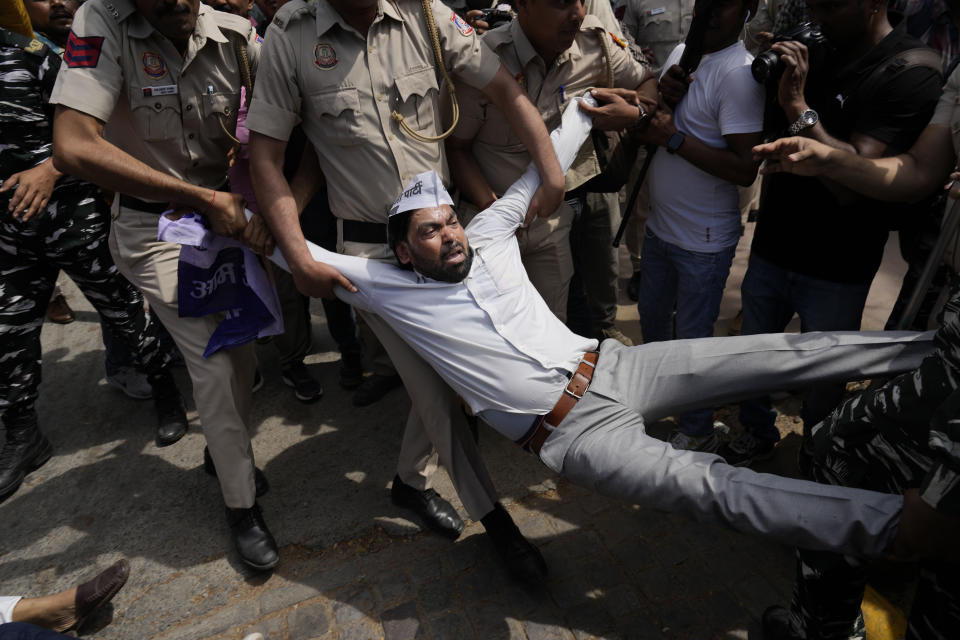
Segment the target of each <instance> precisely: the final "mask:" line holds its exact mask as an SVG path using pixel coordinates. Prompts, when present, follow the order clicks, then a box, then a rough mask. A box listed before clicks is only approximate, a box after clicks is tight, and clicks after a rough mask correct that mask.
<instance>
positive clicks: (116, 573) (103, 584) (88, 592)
mask: <svg viewBox="0 0 960 640" xmlns="http://www.w3.org/2000/svg"><path fill="white" fill-rule="evenodd" d="M129 577H130V563H129V562H127V561H126V560H118V561H117V562H115V563H113V564H112V565H110V566H109V567H107V568H106V569H104V570H103V571H101V572H100V573H99V574H97V575H96V576H94V577H93V579H91V580H88V581H87V582H84V583H83V584H81V585H79V586H78V587H77V595H76V597H75V599H74V607H75V609H74V615H75V616H76V620H75V621H74V623H73V624H72V625H70V626H69V627H68V628H69V629H79V628H80V627H82V626H83V623H84V622H85V621H86V620H87V619H88V618H89V617H90V616H91V615H93V614H94V613H95V612H96V611H97V610H98V609H99V608H100V607H102V606H103V605H105V604H107V603H108V602H110V600H112V599H113V596H115V595H117V592H118V591H120V589H121V588H122V587H123V585H125V584H126V583H127V578H129Z"/></svg>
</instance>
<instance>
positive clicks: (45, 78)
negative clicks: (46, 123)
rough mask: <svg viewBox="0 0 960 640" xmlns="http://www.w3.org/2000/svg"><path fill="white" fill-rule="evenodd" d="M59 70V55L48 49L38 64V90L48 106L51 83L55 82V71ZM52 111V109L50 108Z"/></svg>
mask: <svg viewBox="0 0 960 640" xmlns="http://www.w3.org/2000/svg"><path fill="white" fill-rule="evenodd" d="M59 72H60V56H58V55H57V54H55V53H54V52H52V51H50V52H48V53H47V55H46V56H44V59H43V63H41V65H40V77H39V80H40V92H41V95H42V96H43V104H44V105H46V106H47V107H48V108H50V95H51V94H52V93H53V85H54V84H56V82H57V73H59ZM51 111H52V109H51Z"/></svg>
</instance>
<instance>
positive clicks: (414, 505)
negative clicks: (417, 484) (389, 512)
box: [390, 476, 463, 540]
mask: <svg viewBox="0 0 960 640" xmlns="http://www.w3.org/2000/svg"><path fill="white" fill-rule="evenodd" d="M390 497H391V498H392V499H393V504H395V505H397V506H398V507H406V508H407V509H410V510H412V511H414V512H416V514H417V515H418V516H420V518H421V519H422V520H423V521H424V522H425V523H426V524H427V525H428V526H429V527H430V528H431V529H434V530H436V531H439V532H440V533H442V534H443V535H445V536H447V537H448V538H451V539H453V540H456V539H457V538H458V537H460V533H461V532H462V531H463V520H461V519H460V516H459V514H457V510H456V509H454V508H453V505H451V504H450V503H449V502H447V501H446V500H444V499H443V498H441V497H440V496H439V495H438V494H437V492H436V491H434V490H433V489H427V490H426V491H419V490H417V489H414V488H413V487H411V486H410V485H408V484H404V482H403V480H401V479H400V476H394V478H393V488H392V489H390Z"/></svg>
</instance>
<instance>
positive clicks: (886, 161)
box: [827, 151, 949, 202]
mask: <svg viewBox="0 0 960 640" xmlns="http://www.w3.org/2000/svg"><path fill="white" fill-rule="evenodd" d="M829 158H830V170H829V173H828V174H827V175H829V176H830V177H829V180H831V181H833V182H836V183H838V184H841V185H843V186H844V187H847V188H849V189H851V190H853V191H856V192H857V193H859V194H862V195H865V196H870V197H873V198H876V197H878V196H879V197H880V199H882V200H888V201H892V202H910V201H914V200H916V199H918V198H921V197H923V196H925V195H927V194H929V193H931V192H932V191H933V190H934V189H936V188H937V186H938V185H939V183H940V181H941V180H942V179H945V178H946V176H947V173H949V170H948V171H947V172H937V171H924V170H923V168H922V167H921V166H920V164H919V162H918V161H917V159H916V158H915V157H914V156H913V155H911V154H910V153H905V154H901V155H899V156H892V157H888V158H864V157H863V156H860V155H857V154H856V153H850V152H847V151H835V152H832V153H830V155H829Z"/></svg>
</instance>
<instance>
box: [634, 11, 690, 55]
mask: <svg viewBox="0 0 960 640" xmlns="http://www.w3.org/2000/svg"><path fill="white" fill-rule="evenodd" d="M680 19H681V16H680V10H679V7H677V6H676V5H663V6H660V7H652V8H651V9H648V10H647V11H645V12H644V15H643V29H642V30H641V32H640V35H639V36H638V38H637V42H639V43H640V44H641V45H643V46H647V45H648V44H650V43H653V42H663V41H667V40H674V39H676V38H677V36H678V35H679V34H680ZM661 63H662V62H661Z"/></svg>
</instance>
